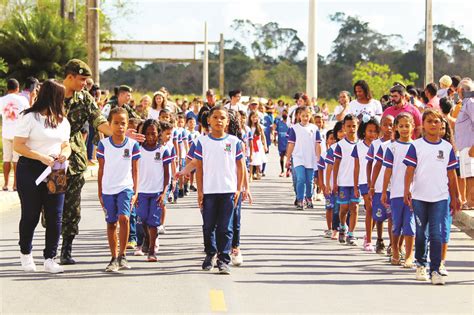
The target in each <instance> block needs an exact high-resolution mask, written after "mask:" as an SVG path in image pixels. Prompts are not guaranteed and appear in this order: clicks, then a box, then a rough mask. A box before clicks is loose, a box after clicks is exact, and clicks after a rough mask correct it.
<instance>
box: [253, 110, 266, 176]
mask: <svg viewBox="0 0 474 315" xmlns="http://www.w3.org/2000/svg"><path fill="white" fill-rule="evenodd" d="M249 127H250V130H251V131H252V142H251V146H252V147H253V151H252V158H251V160H250V174H251V175H252V174H253V179H258V180H259V179H261V177H262V173H261V170H262V165H263V163H264V161H265V152H267V143H266V140H265V134H264V132H263V128H262V125H261V124H260V118H259V117H258V113H257V112H250V115H249ZM254 173H255V174H254Z"/></svg>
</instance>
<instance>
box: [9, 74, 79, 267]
mask: <svg viewBox="0 0 474 315" xmlns="http://www.w3.org/2000/svg"><path fill="white" fill-rule="evenodd" d="M64 95H65V88H64V86H63V85H61V84H59V83H57V82H56V81H55V80H47V81H46V82H45V83H44V84H43V85H42V87H41V89H40V91H39V93H38V99H37V100H36V102H35V103H34V104H33V106H32V107H31V108H29V109H27V110H26V111H24V112H23V115H22V116H21V118H20V120H19V122H18V126H17V129H16V130H15V138H14V140H13V143H14V150H15V151H17V152H18V153H19V154H20V155H21V158H20V159H19V160H18V170H17V171H18V195H19V196H20V202H21V219H20V241H19V245H20V250H21V256H20V259H21V266H22V268H23V270H24V271H26V272H34V271H36V265H35V262H34V260H33V255H32V254H31V250H32V247H33V246H32V242H33V235H34V232H35V228H36V226H37V225H38V221H39V218H40V213H41V210H42V209H44V216H45V219H46V234H45V235H46V236H45V238H46V246H45V249H44V251H43V257H44V259H45V261H44V270H45V271H46V272H49V273H60V272H64V270H63V268H62V267H61V266H59V265H58V264H57V263H56V262H55V261H54V258H55V257H56V253H57V248H58V242H59V236H60V233H61V217H62V215H63V206H64V195H65V192H64V191H63V192H58V191H56V189H54V190H52V191H51V192H54V193H50V192H49V191H50V190H51V186H50V185H46V183H45V182H41V183H40V184H39V185H37V184H36V183H35V181H36V179H37V178H38V177H39V176H40V174H41V173H43V171H44V170H45V168H46V167H47V166H49V167H52V168H53V167H54V168H55V169H59V168H61V167H60V165H61V164H62V165H64V163H65V162H66V161H67V159H68V157H69V156H70V154H71V145H70V144H69V136H70V133H71V126H70V124H69V121H68V119H67V118H66V113H65V110H64ZM56 184H59V183H56Z"/></svg>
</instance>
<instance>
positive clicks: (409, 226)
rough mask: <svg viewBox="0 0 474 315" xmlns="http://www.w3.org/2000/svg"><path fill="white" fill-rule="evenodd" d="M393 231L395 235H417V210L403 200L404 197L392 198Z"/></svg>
mask: <svg viewBox="0 0 474 315" xmlns="http://www.w3.org/2000/svg"><path fill="white" fill-rule="evenodd" d="M390 208H391V210H392V232H393V235H395V236H400V235H404V236H415V231H416V225H415V212H414V211H413V209H410V207H409V206H407V205H406V204H405V203H404V202H403V197H399V198H392V199H390Z"/></svg>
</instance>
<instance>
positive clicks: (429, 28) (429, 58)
mask: <svg viewBox="0 0 474 315" xmlns="http://www.w3.org/2000/svg"><path fill="white" fill-rule="evenodd" d="M425 55H426V56H425V85H427V84H428V83H431V82H434V74H433V1H432V0H426V12H425Z"/></svg>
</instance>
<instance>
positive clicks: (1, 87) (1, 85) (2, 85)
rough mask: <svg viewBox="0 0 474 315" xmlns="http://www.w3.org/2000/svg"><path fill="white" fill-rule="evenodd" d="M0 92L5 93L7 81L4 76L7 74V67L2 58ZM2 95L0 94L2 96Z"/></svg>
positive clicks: (0, 59)
mask: <svg viewBox="0 0 474 315" xmlns="http://www.w3.org/2000/svg"><path fill="white" fill-rule="evenodd" d="M0 73H1V75H0V91H3V92H4V91H5V90H6V87H7V80H5V78H4V76H5V75H6V74H7V73H8V65H7V63H6V62H5V60H4V59H3V58H0ZM3 94H4V93H0V95H3Z"/></svg>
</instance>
